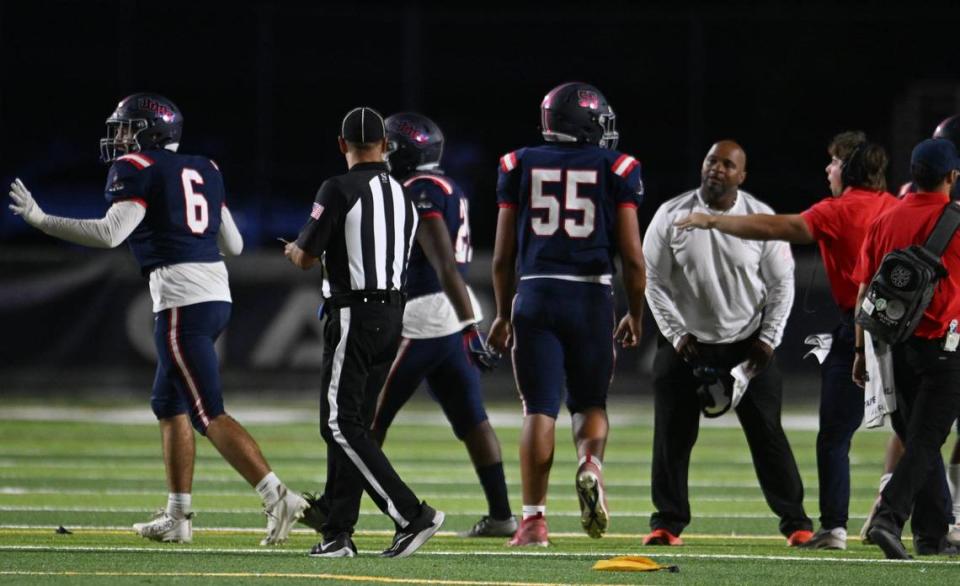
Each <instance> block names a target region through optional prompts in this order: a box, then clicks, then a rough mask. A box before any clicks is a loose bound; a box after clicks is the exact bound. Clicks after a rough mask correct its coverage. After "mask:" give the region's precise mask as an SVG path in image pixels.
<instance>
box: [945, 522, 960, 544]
mask: <svg viewBox="0 0 960 586" xmlns="http://www.w3.org/2000/svg"><path fill="white" fill-rule="evenodd" d="M948 529H949V530H948V531H947V541H949V542H950V543H952V544H954V545H960V522H958V523H954V524H953V525H950V527H949V528H948Z"/></svg>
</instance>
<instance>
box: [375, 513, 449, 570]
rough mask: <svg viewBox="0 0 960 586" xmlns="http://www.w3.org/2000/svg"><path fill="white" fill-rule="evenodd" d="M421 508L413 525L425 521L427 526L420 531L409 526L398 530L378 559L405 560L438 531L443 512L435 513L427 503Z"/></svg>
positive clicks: (441, 522)
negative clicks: (427, 523)
mask: <svg viewBox="0 0 960 586" xmlns="http://www.w3.org/2000/svg"><path fill="white" fill-rule="evenodd" d="M421 507H422V508H421V510H420V516H419V517H417V519H415V520H414V523H417V522H418V521H419V522H422V521H424V520H426V521H427V522H429V525H427V526H425V527H422V528H420V529H411V528H410V525H407V527H406V528H404V529H398V530H397V532H396V533H395V534H394V535H393V543H392V544H390V547H388V548H387V549H385V550H383V551H382V552H381V553H380V557H384V558H405V557H407V556H409V555H412V554H413V553H414V552H415V551H417V550H418V549H420V547H421V546H422V545H423V544H424V543H426V542H427V540H428V539H430V538H431V537H433V534H434V533H436V532H437V531H438V530H439V529H440V526H441V525H443V518H444V514H443V511H437V510H435V509H434V508H433V507H431V506H430V505H428V504H427V503H423V504H422V505H421ZM411 524H412V523H411Z"/></svg>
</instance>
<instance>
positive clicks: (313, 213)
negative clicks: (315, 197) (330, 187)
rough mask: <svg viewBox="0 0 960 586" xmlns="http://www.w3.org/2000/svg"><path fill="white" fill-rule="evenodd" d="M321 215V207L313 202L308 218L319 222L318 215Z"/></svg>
mask: <svg viewBox="0 0 960 586" xmlns="http://www.w3.org/2000/svg"><path fill="white" fill-rule="evenodd" d="M322 213H323V206H322V205H320V204H318V203H316V202H314V203H313V209H312V210H310V217H311V218H313V219H314V220H319V219H320V214H322Z"/></svg>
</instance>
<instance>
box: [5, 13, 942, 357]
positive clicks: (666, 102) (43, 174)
mask: <svg viewBox="0 0 960 586" xmlns="http://www.w3.org/2000/svg"><path fill="white" fill-rule="evenodd" d="M958 25H960V8H958V4H957V3H955V2H953V3H946V2H944V3H919V2H914V3H900V4H897V5H888V4H887V3H882V2H858V3H844V4H842V5H841V4H839V3H836V4H835V3H827V2H816V1H814V2H783V1H777V2H765V3H741V2H737V3H697V4H689V5H688V4H684V3H682V2H672V3H658V2H633V3H628V2H623V3H616V2H614V3H611V2H595V3H590V2H579V3H565V2H551V3H540V4H531V5H526V4H523V3H516V4H502V3H498V4H491V5H483V4H479V3H477V4H465V3H454V2H449V3H444V4H439V3H437V4H434V3H429V2H420V3H413V2H406V3H405V2H393V3H360V2H357V3H352V4H351V3H336V4H325V3H309V4H302V3H294V2H290V3H285V2H266V1H263V2H232V3H227V2H192V3H181V2H156V1H150V2H147V1H134V0H128V1H124V2H108V1H99V2H98V1H87V2H80V1H76V2H67V1H62V2H49V1H33V2H11V1H6V2H2V3H0V136H2V140H0V181H2V182H3V183H2V185H3V186H4V189H3V192H4V193H5V191H6V188H5V186H6V185H7V184H8V183H9V181H10V180H12V179H13V177H15V176H19V177H21V178H22V179H23V180H24V182H25V183H26V184H27V186H28V187H29V188H30V189H31V190H32V191H33V193H34V195H35V197H36V198H37V200H38V202H39V203H40V204H41V206H43V207H44V209H45V210H46V211H48V212H51V213H59V214H64V215H75V216H84V217H100V216H101V215H102V213H103V212H104V210H105V204H104V202H103V197H102V191H101V190H102V186H103V181H104V177H105V173H106V168H105V167H104V166H103V165H102V164H100V163H99V161H98V154H99V153H98V145H97V142H98V139H99V138H100V137H101V136H102V135H103V134H104V124H103V123H104V120H105V118H106V117H107V116H108V115H109V114H110V112H111V111H112V109H113V108H114V107H115V105H116V103H117V102H118V101H119V99H120V98H122V97H123V96H125V95H127V94H130V93H133V92H137V91H153V92H158V93H162V94H164V95H166V96H168V97H170V98H171V99H173V100H174V101H175V102H176V103H177V104H178V105H179V107H180V109H181V110H182V111H183V113H184V116H185V121H186V123H185V131H184V138H183V141H182V145H181V151H182V152H187V153H197V154H204V155H207V156H210V157H212V158H214V159H216V161H217V162H218V163H219V165H220V168H221V169H222V170H223V172H224V176H225V180H226V184H227V187H228V201H229V202H230V206H231V208H232V209H233V211H234V215H235V216H236V217H237V220H238V223H239V225H240V228H241V230H242V231H243V233H244V236H245V239H246V243H247V248H246V251H245V253H244V254H245V255H247V254H250V253H253V255H254V256H255V255H256V253H257V251H258V249H259V250H260V251H261V252H264V253H266V252H269V253H270V254H274V253H275V252H276V251H274V250H273V247H274V246H275V245H276V243H275V241H274V238H275V237H276V236H280V235H284V236H291V235H293V234H295V233H296V231H297V229H298V228H299V226H300V224H301V222H302V220H303V219H304V218H305V216H306V214H307V212H308V211H309V208H310V201H311V200H312V198H313V194H314V192H315V190H316V188H317V187H318V186H319V185H320V183H321V182H322V180H323V179H324V178H325V177H327V176H329V175H332V174H337V173H341V172H343V170H344V162H343V158H342V156H341V155H340V153H339V152H338V150H337V147H336V136H337V133H338V130H339V123H340V120H341V118H342V116H343V114H344V113H345V112H346V111H347V110H348V109H350V108H352V107H354V106H357V105H369V106H372V107H374V108H377V109H379V110H380V111H381V112H383V113H384V114H390V113H393V112H397V111H401V110H417V111H420V112H422V113H424V114H427V115H428V116H430V117H432V118H433V119H434V120H436V121H437V122H438V123H439V124H440V126H441V127H442V128H443V130H444V132H445V134H446V136H447V150H446V153H445V159H444V163H445V164H444V166H445V167H446V168H447V170H448V172H449V173H450V174H451V175H452V176H453V177H454V178H455V179H456V180H458V181H459V182H461V184H462V185H463V186H464V187H465V188H467V190H468V192H469V193H470V194H471V196H472V199H473V201H472V206H471V213H472V225H473V230H472V234H473V240H474V244H475V246H476V247H477V249H478V252H479V253H480V254H479V255H478V258H488V257H485V256H483V254H482V253H483V252H484V251H487V252H489V249H490V248H491V247H492V243H493V232H494V223H495V212H496V205H495V195H494V187H495V182H496V164H497V159H498V157H499V156H500V155H501V154H503V153H505V152H507V151H510V150H513V149H515V148H517V147H520V146H524V145H526V144H529V143H535V142H537V141H538V140H539V129H538V122H539V118H538V107H539V104H540V100H541V98H542V97H543V95H544V94H545V93H546V92H547V91H548V90H549V89H550V88H551V87H553V86H555V85H557V84H559V83H561V82H564V81H569V80H582V81H587V82H590V83H592V84H594V85H596V86H597V87H599V88H600V89H601V91H603V92H604V94H605V95H606V96H607V98H608V100H609V101H610V103H611V104H612V105H613V107H614V109H615V110H616V112H617V123H618V129H619V131H620V133H621V141H620V146H619V149H620V150H622V151H625V152H627V153H630V154H632V155H634V156H636V157H637V158H639V159H640V160H641V161H642V162H643V165H644V177H645V183H646V186H647V198H646V201H645V203H644V206H643V208H642V209H641V219H642V224H641V225H642V226H645V225H646V223H647V221H648V219H649V218H650V217H651V216H652V215H653V212H654V211H655V210H656V207H657V206H658V205H659V204H660V203H661V202H663V201H664V200H666V199H668V198H670V197H672V196H674V195H676V194H678V193H679V192H681V191H683V190H686V189H689V188H691V187H694V186H696V185H697V184H698V182H699V166H700V162H701V160H702V158H703V155H704V154H705V152H706V150H707V149H708V147H709V145H710V144H711V143H712V142H714V141H715V140H717V139H721V138H733V139H736V140H737V141H739V142H740V143H741V144H742V145H743V146H744V148H745V150H746V152H747V155H748V158H749V164H748V171H749V177H748V179H747V182H746V184H745V185H744V188H745V189H746V190H748V191H750V192H752V193H754V194H756V195H758V196H759V197H760V198H762V199H764V200H766V201H767V202H769V203H770V204H771V205H773V207H774V208H775V209H777V210H778V211H783V212H799V211H801V210H803V209H804V208H806V207H807V206H809V205H811V204H812V203H814V202H815V201H817V200H818V199H820V198H821V197H824V196H826V195H828V190H827V185H826V181H825V173H824V167H825V166H826V164H827V162H828V155H827V154H826V150H825V148H826V145H827V143H828V142H829V140H830V138H831V137H832V136H833V135H834V134H836V133H837V132H839V131H842V130H847V129H862V130H864V131H866V132H867V134H868V136H869V137H870V138H872V139H873V140H876V141H878V142H880V143H882V144H884V145H886V146H887V148H888V150H889V151H890V154H891V159H892V165H891V172H890V174H889V180H890V182H891V184H892V186H893V187H891V190H894V191H895V190H896V185H898V184H899V183H901V182H902V181H904V180H906V176H905V173H906V170H905V169H906V161H907V159H908V157H909V152H910V149H911V148H912V146H913V144H915V143H916V142H917V141H918V140H920V139H922V138H924V137H926V136H928V135H929V134H930V133H931V132H932V130H933V128H934V126H935V125H936V123H937V122H938V121H939V120H940V119H942V118H944V117H946V116H947V115H950V114H953V113H955V112H960V79H958V74H960V67H958V66H960V50H958V34H957V32H958V30H960V26H958ZM4 199H6V198H5V197H4ZM42 251H54V252H52V253H50V254H53V256H54V257H55V259H58V260H59V261H60V262H64V259H69V260H70V262H74V260H73V259H74V258H75V256H74V255H80V256H79V258H81V259H87V258H90V257H91V255H94V254H102V253H99V252H96V251H95V252H93V253H87V252H80V251H77V250H76V249H75V248H73V247H70V246H69V245H65V244H62V243H59V242H57V241H55V240H53V239H51V238H49V237H46V236H45V235H43V234H41V233H39V232H37V231H35V230H32V229H29V228H28V227H27V226H26V225H25V224H24V223H23V222H22V220H20V219H19V218H16V217H14V216H13V215H12V214H11V213H10V212H9V210H7V208H6V205H4V206H3V208H2V213H0V298H2V297H3V294H4V293H3V291H4V286H6V290H7V294H8V296H9V295H10V291H11V290H13V289H14V288H16V287H17V285H16V282H15V279H16V278H18V277H17V275H20V274H22V273H24V272H25V269H24V266H25V263H27V262H28V261H27V260H26V259H33V258H37V257H38V255H41V252H42ZM58 251H59V252H58ZM64 251H65V252H64ZM812 252H813V249H812V247H806V248H796V247H795V253H797V255H798V257H802V256H804V255H809V254H811V253H812ZM57 255H59V256H57ZM64 255H66V256H64ZM41 256H42V255H41ZM43 258H44V259H46V260H49V258H50V257H49V255H48V256H44V257H43ZM31 262H32V261H31ZM127 264H128V265H130V266H129V267H128V268H129V271H130V272H131V273H133V274H132V275H128V276H129V277H132V278H136V275H135V270H134V269H133V268H132V262H129V261H127ZM475 264H476V263H475ZM51 266H52V265H51ZM51 270H52V269H51ZM474 271H475V274H476V275H477V276H478V278H480V279H483V278H484V277H486V276H487V275H488V274H489V265H488V264H487V265H486V266H482V267H474ZM237 273H238V271H235V270H234V268H233V267H232V266H231V275H232V276H233V275H236V274H237ZM486 278H487V279H488V277H486ZM805 278H806V276H805V275H801V274H800V273H799V272H798V276H797V283H798V286H801V285H803V284H804V283H802V281H803V280H804V279H805ZM234 282H236V281H234ZM140 287H142V285H140ZM143 289H145V287H143ZM802 302H803V299H802V297H801V296H800V295H798V297H797V304H798V305H799V304H801V303H802ZM651 328H652V324H650V327H649V328H648V332H649V331H651ZM5 329H6V330H7V332H9V327H7V328H5ZM7 332H5V333H4V335H3V336H2V339H3V340H4V341H6V342H7V344H6V346H7V347H8V349H9V348H10V347H12V343H11V336H10V335H8V333H7ZM801 340H802V337H801ZM796 344H799V342H796ZM0 346H4V344H0ZM2 354H3V352H0V366H2V362H3V360H2ZM7 364H8V365H10V364H13V365H17V359H15V358H14V359H10V362H7Z"/></svg>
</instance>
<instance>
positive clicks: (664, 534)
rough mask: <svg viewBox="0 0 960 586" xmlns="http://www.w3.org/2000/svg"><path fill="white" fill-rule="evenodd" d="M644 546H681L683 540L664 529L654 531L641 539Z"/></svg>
mask: <svg viewBox="0 0 960 586" xmlns="http://www.w3.org/2000/svg"><path fill="white" fill-rule="evenodd" d="M643 544H644V545H683V540H682V539H680V538H679V537H677V536H676V535H674V534H673V533H670V532H669V531H667V530H666V529H654V530H653V531H651V532H650V534H649V535H647V536H646V537H644V538H643Z"/></svg>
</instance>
